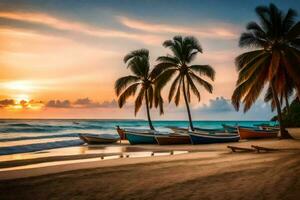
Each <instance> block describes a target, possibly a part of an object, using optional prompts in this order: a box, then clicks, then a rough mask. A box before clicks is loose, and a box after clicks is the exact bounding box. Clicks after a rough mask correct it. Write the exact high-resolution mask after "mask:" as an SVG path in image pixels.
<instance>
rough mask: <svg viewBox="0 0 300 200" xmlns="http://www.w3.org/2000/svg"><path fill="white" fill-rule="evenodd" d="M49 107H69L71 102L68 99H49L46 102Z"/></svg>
mask: <svg viewBox="0 0 300 200" xmlns="http://www.w3.org/2000/svg"><path fill="white" fill-rule="evenodd" d="M46 107H49V108H71V102H70V101H69V100H63V101H60V100H50V101H48V103H47V104H46Z"/></svg>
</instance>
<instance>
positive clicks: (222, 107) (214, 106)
mask: <svg viewBox="0 0 300 200" xmlns="http://www.w3.org/2000/svg"><path fill="white" fill-rule="evenodd" d="M199 111H203V112H216V113H217V112H231V111H234V108H233V106H232V105H231V103H230V100H228V99H225V98H224V97H222V96H221V97H216V99H210V100H209V104H208V105H206V104H204V106H203V107H200V108H199Z"/></svg>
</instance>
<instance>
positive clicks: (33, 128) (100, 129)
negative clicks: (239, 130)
mask: <svg viewBox="0 0 300 200" xmlns="http://www.w3.org/2000/svg"><path fill="white" fill-rule="evenodd" d="M260 123H271V122H269V121H194V126H195V127H203V128H221V127H222V124H230V125H236V124H239V125H241V126H254V125H255V124H260ZM153 124H154V126H155V128H156V129H157V130H161V131H170V130H169V129H167V128H166V126H178V127H187V126H188V122H187V121H153ZM117 125H119V126H120V127H121V128H141V129H145V128H148V122H147V121H143V120H96V119H95V120H86V119H84V120H79V119H76V120H71V119H57V120H56V119H55V120H54V119H51V120H48V119H47V120H45V119H41V120H39V119H33V120H23V119H22V120H21V119H18V120H6V119H5V120H4V119H3V120H0V155H10V154H17V153H26V152H36V151H42V150H47V149H54V148H62V147H70V146H79V145H82V144H83V142H82V141H81V140H80V139H79V138H78V134H79V133H91V134H117V132H116V130H115V127H116V126H117Z"/></svg>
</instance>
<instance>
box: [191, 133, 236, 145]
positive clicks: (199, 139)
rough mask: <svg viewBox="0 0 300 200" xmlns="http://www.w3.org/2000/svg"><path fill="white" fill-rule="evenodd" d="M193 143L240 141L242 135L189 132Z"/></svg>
mask: <svg viewBox="0 0 300 200" xmlns="http://www.w3.org/2000/svg"><path fill="white" fill-rule="evenodd" d="M189 135H190V138H191V141H192V143H193V144H212V143H226V142H238V141H239V140H240V137H239V136H238V135H228V136H227V135H210V134H199V133H192V132H191V133H189Z"/></svg>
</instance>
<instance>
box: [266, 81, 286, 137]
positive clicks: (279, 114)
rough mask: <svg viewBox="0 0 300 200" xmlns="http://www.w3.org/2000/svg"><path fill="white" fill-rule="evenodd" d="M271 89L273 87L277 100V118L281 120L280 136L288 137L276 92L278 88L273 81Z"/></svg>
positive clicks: (274, 96)
mask: <svg viewBox="0 0 300 200" xmlns="http://www.w3.org/2000/svg"><path fill="white" fill-rule="evenodd" d="M270 84H271V89H272V93H273V98H274V100H275V104H276V108H277V119H278V122H279V127H280V137H281V138H288V133H287V132H286V131H285V128H284V126H283V124H282V114H281V105H280V102H279V99H278V95H277V93H276V89H275V86H274V83H273V82H272V81H271V83H270Z"/></svg>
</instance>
